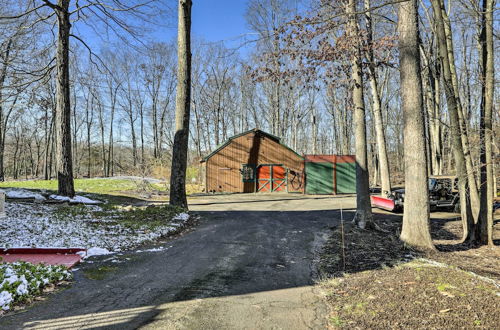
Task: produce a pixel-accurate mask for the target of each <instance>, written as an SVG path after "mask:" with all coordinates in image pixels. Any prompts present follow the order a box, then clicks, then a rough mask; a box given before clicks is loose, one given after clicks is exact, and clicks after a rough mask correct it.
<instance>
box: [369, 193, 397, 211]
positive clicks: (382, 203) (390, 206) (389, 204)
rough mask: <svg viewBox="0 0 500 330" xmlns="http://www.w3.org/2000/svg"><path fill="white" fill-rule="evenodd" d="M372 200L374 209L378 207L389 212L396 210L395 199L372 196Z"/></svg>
mask: <svg viewBox="0 0 500 330" xmlns="http://www.w3.org/2000/svg"><path fill="white" fill-rule="evenodd" d="M370 198H371V201H372V206H374V207H378V208H381V209H384V210H387V211H394V209H395V208H396V205H395V204H394V200H393V199H390V198H384V197H380V196H370Z"/></svg>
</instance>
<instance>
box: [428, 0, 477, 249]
mask: <svg viewBox="0 0 500 330" xmlns="http://www.w3.org/2000/svg"><path fill="white" fill-rule="evenodd" d="M431 3H432V8H433V13H434V22H435V25H436V37H437V42H438V49H439V57H440V61H441V65H442V69H443V83H444V89H445V95H446V102H447V106H448V113H449V115H450V135H451V136H450V140H451V143H452V145H453V154H454V158H455V166H456V169H457V176H458V181H459V190H460V206H461V214H462V222H463V230H464V236H463V240H464V241H473V240H474V218H473V214H472V208H471V201H470V193H469V183H468V180H469V178H468V175H467V168H466V160H465V155H464V150H463V144H462V132H461V125H460V117H459V107H458V100H457V97H456V94H455V91H454V88H453V79H452V71H451V68H452V66H451V65H450V57H449V53H448V52H449V51H450V50H449V49H448V44H447V41H446V32H445V23H444V18H443V15H442V12H443V9H442V1H441V0H436V1H431Z"/></svg>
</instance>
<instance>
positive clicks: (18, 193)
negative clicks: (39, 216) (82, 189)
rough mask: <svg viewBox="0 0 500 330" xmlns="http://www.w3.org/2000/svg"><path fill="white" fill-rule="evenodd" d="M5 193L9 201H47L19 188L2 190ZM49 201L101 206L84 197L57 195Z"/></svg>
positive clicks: (32, 192) (98, 202)
mask: <svg viewBox="0 0 500 330" xmlns="http://www.w3.org/2000/svg"><path fill="white" fill-rule="evenodd" d="M0 191H1V190H0ZM3 191H4V192H5V197H7V198H10V199H26V198H34V199H35V200H36V201H39V202H43V201H45V200H47V198H46V197H45V196H43V195H42V194H40V193H37V192H34V191H29V190H26V189H20V188H10V189H4V190H3ZM48 199H49V200H57V201H61V202H68V203H73V204H89V205H95V204H101V203H102V202H101V201H96V200H93V199H90V198H88V197H84V196H75V197H73V198H70V197H66V196H59V195H50V196H49V198H48Z"/></svg>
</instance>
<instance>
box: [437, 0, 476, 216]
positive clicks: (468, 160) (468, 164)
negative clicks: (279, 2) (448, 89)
mask: <svg viewBox="0 0 500 330" xmlns="http://www.w3.org/2000/svg"><path fill="white" fill-rule="evenodd" d="M440 1H441V14H442V16H443V22H444V32H445V35H446V43H447V49H448V59H449V63H450V72H451V82H452V85H453V92H454V93H455V99H456V100H457V111H458V120H459V127H460V138H461V139H462V148H463V153H464V157H465V169H466V171H467V180H468V184H469V194H470V201H471V208H472V215H473V217H474V220H477V217H478V214H479V193H478V188H477V182H476V176H475V171H474V167H473V165H472V155H471V153H470V147H469V137H468V132H467V131H468V125H467V123H466V121H465V118H466V116H465V114H464V110H463V108H462V102H461V99H460V91H459V87H458V78H457V69H456V65H455V53H454V47H453V36H452V32H451V23H450V19H449V17H448V14H447V13H446V10H445V9H444V4H443V0H440Z"/></svg>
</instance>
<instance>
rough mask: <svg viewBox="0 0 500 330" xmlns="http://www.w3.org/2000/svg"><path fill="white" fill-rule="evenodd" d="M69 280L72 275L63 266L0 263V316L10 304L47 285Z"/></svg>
mask: <svg viewBox="0 0 500 330" xmlns="http://www.w3.org/2000/svg"><path fill="white" fill-rule="evenodd" d="M71 278H72V274H71V273H70V272H69V271H68V270H67V269H66V268H65V267H63V266H50V265H32V264H29V263H26V262H15V263H12V264H3V263H0V315H1V314H2V312H4V311H7V310H9V309H10V308H11V306H12V304H14V303H16V302H18V301H23V300H25V299H26V298H29V297H32V296H34V295H37V294H39V293H40V291H41V290H42V289H43V287H45V286H47V285H48V284H50V283H57V282H59V281H63V280H68V279H71Z"/></svg>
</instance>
